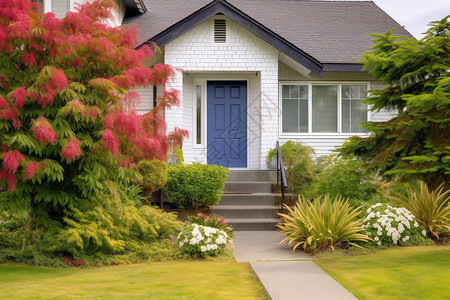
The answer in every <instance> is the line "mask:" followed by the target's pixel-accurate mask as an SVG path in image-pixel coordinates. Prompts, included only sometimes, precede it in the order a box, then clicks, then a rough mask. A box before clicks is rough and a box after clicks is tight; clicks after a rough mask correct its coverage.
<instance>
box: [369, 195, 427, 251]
mask: <svg viewBox="0 0 450 300" xmlns="http://www.w3.org/2000/svg"><path fill="white" fill-rule="evenodd" d="M363 223H364V224H363V225H362V227H363V228H364V229H365V230H366V232H367V235H368V236H369V237H371V238H372V239H373V243H374V244H376V245H378V246H386V245H388V246H389V245H401V246H406V245H411V244H412V245H417V244H419V245H422V244H424V242H422V241H423V240H424V239H425V238H426V231H425V229H424V228H423V227H422V226H419V223H418V222H417V221H416V219H415V218H414V216H413V215H412V214H411V212H409V211H408V210H407V209H406V208H403V207H400V208H397V207H392V206H390V205H389V204H386V203H377V204H375V205H372V206H371V207H370V208H369V209H367V217H366V218H365V219H364V220H363Z"/></svg>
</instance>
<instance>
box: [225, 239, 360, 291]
mask: <svg viewBox="0 0 450 300" xmlns="http://www.w3.org/2000/svg"><path fill="white" fill-rule="evenodd" d="M234 233H235V235H236V236H235V238H234V246H235V247H234V250H233V253H234V257H235V258H236V261H238V262H249V263H250V265H251V266H252V268H253V270H254V271H255V273H256V275H257V276H258V277H259V279H260V280H261V282H262V284H263V285H264V287H265V289H266V291H267V292H268V294H269V296H270V297H271V298H272V299H273V300H290V299H302V300H307V299H311V300H322V299H333V300H354V299H356V298H355V297H354V296H353V295H352V294H351V293H350V292H348V291H347V290H346V289H345V288H344V287H343V286H341V285H340V284H339V283H338V282H337V281H336V280H334V279H333V278H331V276H329V275H328V274H327V273H325V272H324V271H323V270H322V269H321V268H319V267H318V266H317V265H316V264H315V263H314V262H313V261H312V258H311V256H309V255H308V254H306V253H304V252H303V251H299V250H297V251H295V252H294V253H292V249H291V248H289V247H288V246H286V245H279V244H278V243H279V242H280V241H281V240H282V239H283V236H282V235H281V233H279V232H277V231H235V232H234Z"/></svg>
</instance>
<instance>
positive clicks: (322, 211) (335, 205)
mask: <svg viewBox="0 0 450 300" xmlns="http://www.w3.org/2000/svg"><path fill="white" fill-rule="evenodd" d="M285 207H286V208H287V209H288V211H289V213H288V214H279V215H280V216H281V218H282V222H281V223H279V224H278V225H277V226H278V228H280V229H281V230H282V231H283V233H284V234H285V235H286V237H285V238H284V239H283V240H282V241H281V242H280V244H285V243H288V244H289V246H293V251H295V249H297V248H298V247H302V248H303V249H304V250H305V251H317V250H327V249H331V250H333V251H334V248H335V247H336V246H338V245H341V244H347V245H355V246H358V245H357V244H355V243H354V242H367V241H370V240H371V239H370V238H369V237H368V236H366V235H365V234H363V232H364V230H363V228H362V227H361V225H362V223H361V220H359V219H358V218H357V216H358V215H359V214H360V213H361V211H360V209H359V208H357V209H355V208H353V207H351V206H350V205H349V203H348V201H347V200H345V199H342V198H341V197H336V198H335V199H334V200H332V199H330V197H329V196H328V195H325V196H323V198H322V197H316V198H315V199H314V200H313V201H308V200H306V199H304V198H302V197H299V201H298V202H297V204H296V205H295V207H294V208H293V209H291V208H289V207H288V206H285ZM358 247H360V246H358Z"/></svg>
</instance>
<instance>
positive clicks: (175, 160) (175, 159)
mask: <svg viewBox="0 0 450 300" xmlns="http://www.w3.org/2000/svg"><path fill="white" fill-rule="evenodd" d="M167 163H168V164H169V165H182V164H183V163H184V155H183V150H182V149H181V148H180V146H175V147H173V149H172V150H171V151H170V152H169V155H167Z"/></svg>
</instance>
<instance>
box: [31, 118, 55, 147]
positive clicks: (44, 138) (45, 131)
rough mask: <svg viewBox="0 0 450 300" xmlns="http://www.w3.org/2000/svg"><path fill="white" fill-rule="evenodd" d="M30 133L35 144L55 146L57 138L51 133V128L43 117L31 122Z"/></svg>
mask: <svg viewBox="0 0 450 300" xmlns="http://www.w3.org/2000/svg"><path fill="white" fill-rule="evenodd" d="M31 131H32V132H33V135H34V139H35V141H36V142H38V143H41V144H45V143H50V144H51V145H53V144H55V140H56V138H57V135H56V133H55V132H54V131H53V128H52V126H51V125H50V123H48V121H47V119H46V118H45V117H42V116H41V117H39V118H38V119H37V120H35V121H34V122H33V125H32V126H31Z"/></svg>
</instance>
